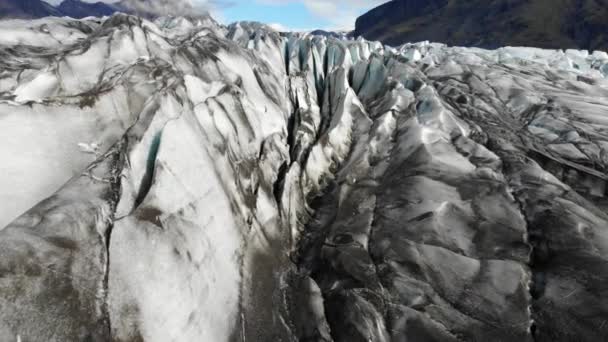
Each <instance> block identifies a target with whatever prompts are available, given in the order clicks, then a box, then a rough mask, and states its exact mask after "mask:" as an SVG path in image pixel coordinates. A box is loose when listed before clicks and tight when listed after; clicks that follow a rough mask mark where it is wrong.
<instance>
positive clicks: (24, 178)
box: [0, 14, 608, 342]
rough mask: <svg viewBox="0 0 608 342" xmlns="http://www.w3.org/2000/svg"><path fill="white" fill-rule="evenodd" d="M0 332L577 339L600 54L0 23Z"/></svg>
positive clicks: (589, 265)
mask: <svg viewBox="0 0 608 342" xmlns="http://www.w3.org/2000/svg"><path fill="white" fill-rule="evenodd" d="M0 54H1V57H2V58H1V59H0V131H1V134H0V156H1V157H2V159H3V162H2V164H0V171H1V174H2V177H0V203H1V204H2V205H1V206H0V227H4V228H2V229H1V230H0V340H2V341H22V342H30V341H120V342H127V341H129V342H131V341H161V342H166V341H241V342H245V341H336V342H338V341H340V342H341V341H355V342H356V341H374V342H375V341H574V340H576V341H601V340H603V338H604V337H605V336H608V325H607V324H606V321H607V320H608V302H607V299H606V298H607V297H606V295H605V288H606V287H605V285H604V284H606V283H607V281H608V259H607V258H608V232H607V229H608V214H607V213H606V209H607V208H608V204H607V202H606V199H605V197H606V194H607V189H606V180H607V177H608V176H607V173H606V171H607V168H608V81H607V80H606V77H607V76H608V55H607V54H606V53H603V52H594V53H593V54H588V53H586V52H583V51H570V50H569V51H565V52H564V51H550V50H540V49H527V48H502V49H498V50H493V51H489V50H481V49H467V48H448V47H446V46H444V45H440V44H431V43H416V44H407V45H404V46H401V47H399V48H391V47H385V46H382V45H381V44H379V43H376V42H368V41H364V40H356V41H355V40H350V41H349V40H338V39H336V38H332V37H330V38H328V37H321V36H313V35H308V34H297V33H290V34H282V33H278V32H275V31H273V30H272V29H270V28H269V27H266V26H264V25H261V24H256V23H237V24H233V25H231V26H228V27H223V26H221V25H218V24H217V23H215V22H213V21H212V20H211V19H205V20H201V21H196V20H188V19H184V18H162V19H158V20H156V21H155V22H150V21H146V20H142V19H139V18H137V17H133V16H126V15H122V14H119V15H114V16H112V17H109V18H105V19H85V20H81V21H78V20H70V19H65V18H64V19H59V18H48V19H41V20H36V21H4V22H0Z"/></svg>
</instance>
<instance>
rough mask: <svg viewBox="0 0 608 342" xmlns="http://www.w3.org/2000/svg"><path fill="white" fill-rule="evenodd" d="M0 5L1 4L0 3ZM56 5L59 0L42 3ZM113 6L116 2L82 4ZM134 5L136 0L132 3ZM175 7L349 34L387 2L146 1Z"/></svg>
mask: <svg viewBox="0 0 608 342" xmlns="http://www.w3.org/2000/svg"><path fill="white" fill-rule="evenodd" d="M0 1H1V0H0ZM46 1H47V2H49V3H52V4H55V5H56V4H58V3H60V2H61V1H62V0H46ZM84 1H87V2H96V1H104V2H116V1H117V0H84ZM132 1H136V0H132ZM148 1H153V2H158V3H160V2H162V3H165V4H167V3H169V4H170V6H179V4H180V3H192V4H195V5H198V6H202V7H205V8H207V9H209V10H210V11H211V13H212V15H213V16H214V17H215V18H216V19H217V20H218V21H220V22H222V23H225V24H228V23H231V22H234V21H240V20H252V21H260V22H263V23H266V24H271V25H274V26H275V27H276V28H279V29H288V30H295V31H299V30H312V29H326V30H352V29H353V28H354V26H355V19H356V18H357V17H358V16H359V15H361V14H363V13H365V12H367V11H368V10H370V9H372V8H374V7H376V6H378V5H380V4H382V3H384V2H387V1H388V0H148Z"/></svg>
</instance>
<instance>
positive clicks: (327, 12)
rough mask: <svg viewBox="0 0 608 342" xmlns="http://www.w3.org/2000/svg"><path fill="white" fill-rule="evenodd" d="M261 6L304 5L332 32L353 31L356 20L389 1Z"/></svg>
mask: <svg viewBox="0 0 608 342" xmlns="http://www.w3.org/2000/svg"><path fill="white" fill-rule="evenodd" d="M256 2H258V3H260V4H267V5H281V4H287V3H297V2H299V3H302V4H303V5H304V6H306V8H307V9H308V10H309V11H310V13H312V14H313V15H314V16H316V17H318V18H320V19H323V20H325V21H327V22H329V23H330V27H325V29H330V30H352V29H354V26H355V20H356V19H357V17H358V16H360V15H361V14H363V13H365V12H366V11H368V10H370V9H372V8H374V7H376V6H378V5H381V4H383V3H385V2H387V0H256Z"/></svg>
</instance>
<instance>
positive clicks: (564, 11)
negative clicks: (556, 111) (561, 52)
mask: <svg viewBox="0 0 608 342" xmlns="http://www.w3.org/2000/svg"><path fill="white" fill-rule="evenodd" d="M607 32H608V1H607V0H559V1H553V0H551V1H549V0H491V1H488V0H470V1H461V0H393V1H390V2H388V3H386V4H384V5H381V6H379V7H377V8H374V9H372V10H371V11H369V12H368V13H366V14H364V15H362V16H361V17H359V18H358V19H357V21H356V28H355V35H356V36H363V37H365V38H367V39H373V40H380V41H382V42H384V43H386V44H390V45H400V44H403V43H405V42H416V41H423V40H429V41H434V42H442V43H446V44H448V45H452V46H474V47H484V48H496V47H500V46H533V47H541V48H547V49H566V48H576V49H587V50H603V51H606V50H608V33H607Z"/></svg>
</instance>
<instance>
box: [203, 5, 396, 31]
mask: <svg viewBox="0 0 608 342" xmlns="http://www.w3.org/2000/svg"><path fill="white" fill-rule="evenodd" d="M383 2H386V0H333V1H331V0H232V1H225V2H223V3H220V2H217V1H216V2H215V4H220V5H219V6H218V5H215V6H213V7H214V9H213V10H212V12H215V13H216V15H215V16H216V17H218V19H219V20H221V21H223V22H225V23H229V22H233V21H238V20H254V21H261V22H264V23H267V24H274V25H276V26H277V27H283V28H287V29H292V30H310V29H316V28H321V29H330V30H337V29H344V30H352V29H353V28H354V25H355V19H356V18H357V16H359V15H361V14H363V13H365V12H367V11H368V10H370V9H372V8H373V7H375V6H377V5H379V4H381V3H383ZM212 4H213V3H212Z"/></svg>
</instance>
